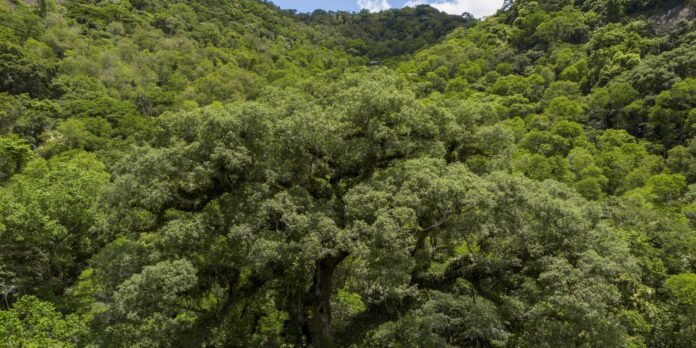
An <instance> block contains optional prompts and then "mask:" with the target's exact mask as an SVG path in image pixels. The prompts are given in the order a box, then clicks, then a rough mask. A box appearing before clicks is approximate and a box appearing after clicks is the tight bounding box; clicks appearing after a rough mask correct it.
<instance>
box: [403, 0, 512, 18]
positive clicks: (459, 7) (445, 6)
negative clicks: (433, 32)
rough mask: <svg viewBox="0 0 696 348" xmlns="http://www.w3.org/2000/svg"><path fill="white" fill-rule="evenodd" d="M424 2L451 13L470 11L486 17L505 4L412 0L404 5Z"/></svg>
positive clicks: (473, 0)
mask: <svg viewBox="0 0 696 348" xmlns="http://www.w3.org/2000/svg"><path fill="white" fill-rule="evenodd" d="M424 4H428V5H430V6H432V7H434V8H436V9H438V10H440V11H443V12H447V13H449V14H456V15H459V14H462V13H464V12H468V13H471V14H473V15H474V16H476V17H485V16H490V15H493V14H495V12H496V11H498V9H499V8H501V7H502V6H503V0H447V1H444V0H410V1H408V2H407V3H406V4H405V5H404V6H416V5H424Z"/></svg>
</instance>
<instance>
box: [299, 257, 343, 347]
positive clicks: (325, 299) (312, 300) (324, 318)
mask: <svg viewBox="0 0 696 348" xmlns="http://www.w3.org/2000/svg"><path fill="white" fill-rule="evenodd" d="M347 256H348V253H341V254H339V255H337V256H334V257H330V258H327V259H323V260H320V261H317V264H316V269H315V270H314V280H313V282H312V287H311V288H310V290H309V291H310V292H309V294H308V307H309V308H310V310H311V312H310V318H309V319H308V321H307V324H308V326H309V332H310V335H311V337H310V339H311V342H312V346H313V347H314V348H325V347H327V348H333V347H336V343H335V342H334V336H333V331H332V325H331V293H332V290H333V289H332V287H333V276H334V271H335V270H336V267H337V266H338V264H340V263H341V261H343V260H344V259H345V258H346V257H347Z"/></svg>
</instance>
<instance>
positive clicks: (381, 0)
mask: <svg viewBox="0 0 696 348" xmlns="http://www.w3.org/2000/svg"><path fill="white" fill-rule="evenodd" d="M272 1H273V2H274V3H275V4H276V5H278V6H280V7H281V8H285V9H296V10H298V11H300V12H311V11H314V10H316V9H323V10H344V11H359V10H360V9H363V8H364V9H368V10H370V11H379V10H382V9H387V8H399V7H403V6H408V5H411V6H412V5H417V4H430V5H431V6H433V7H435V8H437V9H439V10H441V11H445V12H447V13H451V14H462V13H464V12H469V13H471V14H473V15H474V16H476V17H483V16H489V15H492V14H493V13H495V11H496V10H497V9H498V8H500V7H501V6H502V4H503V0H272Z"/></svg>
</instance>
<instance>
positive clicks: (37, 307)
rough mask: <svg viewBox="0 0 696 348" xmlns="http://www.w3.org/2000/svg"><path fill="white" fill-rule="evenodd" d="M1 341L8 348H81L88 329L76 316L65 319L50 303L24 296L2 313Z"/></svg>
mask: <svg viewBox="0 0 696 348" xmlns="http://www.w3.org/2000/svg"><path fill="white" fill-rule="evenodd" d="M0 322H1V323H2V326H0V342H2V345H3V346H5V347H64V348H70V347H81V346H83V345H84V343H85V342H86V338H87V334H88V328H87V323H85V322H84V321H83V320H82V319H81V318H80V317H78V316H76V315H68V316H64V315H62V314H61V313H59V312H57V311H56V310H55V307H54V306H53V305H52V304H51V303H49V302H44V301H41V300H39V299H38V298H36V297H34V296H24V297H22V298H20V299H19V300H18V301H17V302H16V303H14V304H13V306H12V308H10V309H9V310H5V311H0Z"/></svg>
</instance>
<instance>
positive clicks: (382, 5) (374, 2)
mask: <svg viewBox="0 0 696 348" xmlns="http://www.w3.org/2000/svg"><path fill="white" fill-rule="evenodd" d="M358 7H359V8H360V9H361V10H368V11H370V12H379V11H384V10H388V9H390V8H391V5H389V2H388V1H387V0H358Z"/></svg>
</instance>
